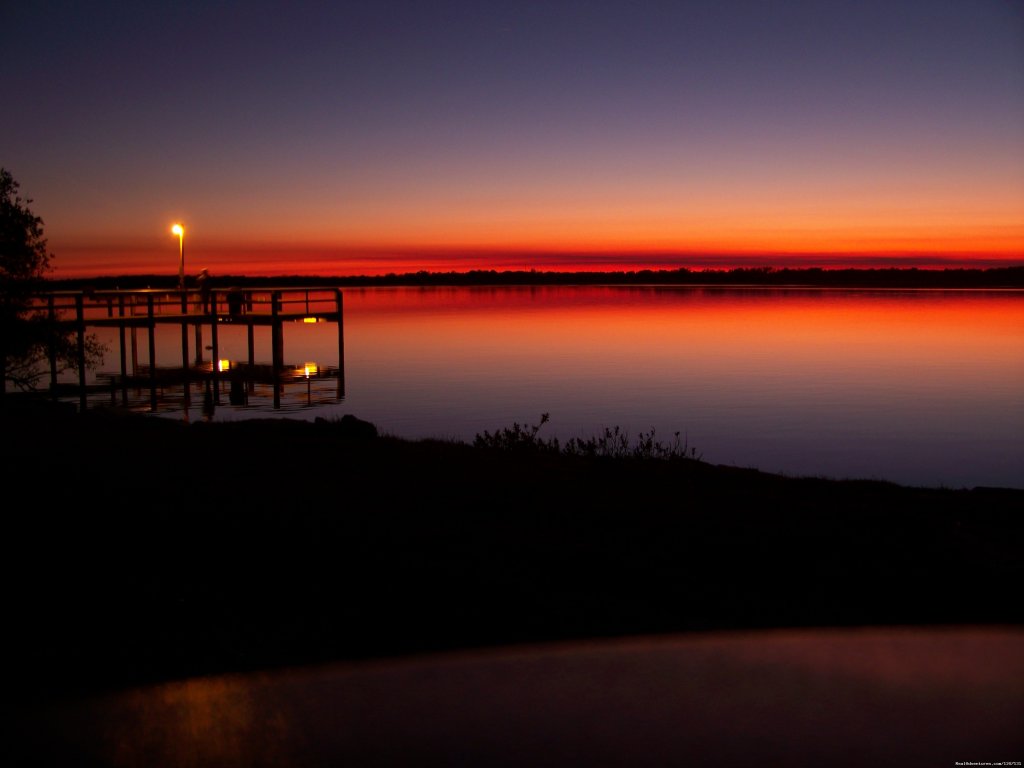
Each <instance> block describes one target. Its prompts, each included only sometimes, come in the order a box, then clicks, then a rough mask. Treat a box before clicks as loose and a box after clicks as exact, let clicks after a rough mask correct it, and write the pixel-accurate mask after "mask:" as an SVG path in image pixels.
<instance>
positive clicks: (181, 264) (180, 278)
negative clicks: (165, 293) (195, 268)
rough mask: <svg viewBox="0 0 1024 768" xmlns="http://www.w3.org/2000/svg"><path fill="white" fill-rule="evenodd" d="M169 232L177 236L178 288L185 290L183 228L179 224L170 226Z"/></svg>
mask: <svg viewBox="0 0 1024 768" xmlns="http://www.w3.org/2000/svg"><path fill="white" fill-rule="evenodd" d="M171 232H173V233H174V234H176V235H177V236H178V256H179V260H178V288H180V289H181V290H183V291H184V290H185V228H184V227H183V226H181V224H175V225H174V226H173V227H171Z"/></svg>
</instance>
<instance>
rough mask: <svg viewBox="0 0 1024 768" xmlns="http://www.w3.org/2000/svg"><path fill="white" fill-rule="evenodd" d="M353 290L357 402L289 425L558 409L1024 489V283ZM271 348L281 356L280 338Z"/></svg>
mask: <svg viewBox="0 0 1024 768" xmlns="http://www.w3.org/2000/svg"><path fill="white" fill-rule="evenodd" d="M344 295H345V315H344V316H345V321H344V340H345V361H344V363H345V395H344V398H343V399H342V400H341V401H338V400H337V399H336V397H333V396H331V394H330V392H333V391H334V390H331V389H330V387H328V388H327V390H325V389H324V388H323V387H322V386H321V384H320V383H319V382H318V383H317V385H316V394H315V397H314V396H313V394H312V392H310V393H309V394H310V399H309V400H308V402H311V403H314V404H313V405H312V406H307V405H306V402H307V401H304V400H302V398H301V397H300V398H299V399H298V400H297V401H296V400H292V401H290V403H291V404H290V405H289V406H288V407H285V408H282V409H281V410H280V411H278V413H279V415H280V416H282V417H287V418H313V417H315V416H327V417H330V416H340V415H342V414H346V413H352V414H355V415H356V416H358V417H360V418H362V419H367V420H369V421H372V422H374V423H375V424H377V426H378V427H379V428H380V429H381V430H382V431H383V432H385V433H391V434H394V435H398V436H402V437H410V438H420V437H439V438H455V439H461V440H467V441H472V439H473V437H474V436H475V435H476V434H477V433H479V432H482V431H484V430H489V431H492V432H493V431H494V430H497V429H500V428H502V427H507V426H511V425H512V424H513V423H514V422H518V423H520V424H535V423H537V422H538V421H539V420H540V416H541V414H542V413H549V414H550V422H549V423H548V424H546V425H544V427H543V429H542V431H541V435H546V436H548V437H551V436H557V437H559V438H560V439H563V440H565V439H568V438H571V437H589V436H592V435H595V434H598V433H600V432H602V431H603V429H604V428H606V427H615V426H619V427H620V428H622V429H624V430H626V431H627V432H628V433H629V434H630V435H631V436H634V437H635V436H636V435H638V434H639V433H640V432H649V431H651V430H654V431H655V435H656V437H657V438H659V439H662V440H664V441H669V440H671V439H672V438H673V435H674V433H676V432H679V433H680V436H681V437H682V438H683V439H685V440H686V441H687V442H688V444H689V445H691V446H694V447H695V448H696V449H697V451H698V453H700V454H702V455H703V458H704V459H705V460H706V461H709V462H713V463H720V464H732V465H738V466H749V467H757V468H759V469H763V470H767V471H773V472H784V473H788V474H794V475H817V476H827V477H836V478H848V477H856V478H874V479H885V480H892V481H896V482H900V483H906V484H915V485H929V486H939V485H943V486H949V487H963V486H968V487H969V486H975V485H993V486H1009V487H1017V488H1024V292H1020V291H933V290H917V291H906V290H886V291H878V290H870V291H858V290H845V289H843V290H837V289H832V290H827V289H826V290H817V289H816V290H805V289H764V288H750V289H742V288H717V287H716V288H700V287H664V286H656V287H635V286H628V287H625V286H623V287H620V286H609V287H592V286H586V287H571V286H570V287H511V288H509V287H500V288H499V287H495V288H488V287H477V288H368V289H345V291H344ZM162 333H163V335H162V337H161V338H162V339H164V340H163V341H161V342H160V343H161V344H174V343H176V340H177V343H180V333H178V334H177V335H175V332H174V331H173V329H170V330H169V331H168V330H164V331H162ZM220 337H221V339H220V345H221V350H220V352H221V357H229V358H237V359H242V358H243V357H244V356H245V354H246V352H245V349H246V340H245V338H244V332H241V333H239V334H236V335H234V336H233V335H232V334H231V333H230V330H229V329H226V330H225V331H222V332H221V334H220ZM257 345H258V346H261V347H262V348H263V349H269V342H268V341H267V340H266V338H265V337H258V338H257ZM112 348H113V349H115V350H116V346H114V347H112ZM337 349H338V347H337V330H336V326H334V325H333V324H324V323H321V324H315V325H303V324H292V325H289V326H288V327H287V328H286V332H285V357H286V358H287V359H288V360H289V361H291V360H295V361H298V363H299V364H300V365H301V364H302V362H303V361H317V362H318V364H319V365H321V366H324V365H336V364H337V362H338V360H337V358H338V351H337ZM161 354H163V353H161ZM175 354H177V359H178V360H180V351H179V352H177V353H173V352H172V353H168V356H169V359H175V358H174V355H175ZM114 356H115V357H116V352H115V353H114ZM259 356H261V357H264V358H269V352H267V353H266V354H264V355H259ZM108 367H112V366H109V362H108ZM302 394H303V395H305V394H307V392H306V390H303V392H302ZM197 400H198V398H194V400H193V404H192V405H193V410H192V412H191V415H192V417H193V418H200V417H201V416H200V409H199V403H198V402H197ZM267 415H268V413H267V409H266V406H265V405H264V406H262V407H259V406H257V407H254V406H253V405H250V406H249V407H238V406H231V405H229V404H226V401H225V404H221V405H220V406H219V407H218V408H217V409H216V411H215V412H214V414H213V418H214V419H215V420H227V419H234V418H247V417H253V416H259V417H266V416H267Z"/></svg>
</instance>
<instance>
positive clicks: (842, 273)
mask: <svg viewBox="0 0 1024 768" xmlns="http://www.w3.org/2000/svg"><path fill="white" fill-rule="evenodd" d="M50 283H52V287H53V288H61V289H83V288H95V289H97V290H109V289H126V290H128V289H137V288H160V289H162V288H168V289H173V288H175V287H176V286H177V276H176V275H131V276H120V277H99V278H92V279H66V280H53V281H50ZM209 284H210V286H211V287H214V288H218V287H220V288H223V287H228V286H239V287H250V286H252V287H260V286H280V287H284V288H287V287H293V286H311V287H314V286H315V287H364V286H365V287H370V286H404V285H408V286H472V285H510V286H511V285H722V286H740V285H753V286H778V287H783V286H807V287H835V288H1024V266H1013V267H992V268H985V269H970V268H956V269H918V268H914V267H911V268H895V267H893V268H884V269H859V268H849V269H821V268H817V267H812V268H806V269H793V268H788V267H784V268H775V267H754V268H750V267H744V268H739V269H727V270H717V269H707V270H691V269H685V268H683V269H672V270H668V269H665V270H649V269H642V270H637V271H609V272H559V271H539V270H518V271H517V270H508V271H497V270H469V271H466V272H427V271H421V272H406V273H403V274H395V273H391V274H386V275H358V276H351V277H316V276H305V275H289V276H283V277H246V276H244V275H231V274H225V275H211V276H210V283H209Z"/></svg>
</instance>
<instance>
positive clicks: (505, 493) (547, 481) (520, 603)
mask: <svg viewBox="0 0 1024 768" xmlns="http://www.w3.org/2000/svg"><path fill="white" fill-rule="evenodd" d="M0 416H2V421H3V424H2V426H3V435H4V440H3V441H2V445H3V448H2V457H0V466H2V468H3V469H2V471H3V480H4V487H5V490H6V494H5V495H6V499H5V504H4V515H3V516H4V524H5V529H6V530H5V536H4V540H5V550H6V554H5V558H4V559H5V579H4V581H5V585H6V594H7V600H6V605H5V614H6V616H5V618H6V621H5V624H6V630H5V634H6V635H7V638H8V640H9V641H11V645H10V646H9V647H10V648H11V649H12V650H11V651H9V653H10V654H11V655H10V656H9V664H10V665H11V666H12V667H13V668H14V670H15V675H14V679H13V680H12V681H11V686H10V687H9V690H10V691H12V692H20V693H19V695H22V696H24V697H26V700H28V701H30V702H31V701H33V700H38V701H44V700H47V699H53V698H57V697H63V696H65V695H75V694H82V693H86V694H91V693H96V692H99V691H104V690H117V689H124V688H130V687H133V686H137V685H140V684H146V683H151V682H161V681H170V680H177V679H183V678H189V677H194V676H197V675H204V674H211V673H218V672H234V671H247V670H267V669H273V668H281V667H294V666H296V665H308V664H314V663H319V662H325V661H354V660H369V659H383V658H388V657H398V656H407V655H410V654H419V653H426V652H431V651H452V650H458V649H473V648H478V649H479V648H485V647H489V646H508V645H515V644H524V643H538V642H547V641H553V640H559V641H560V640H575V639H584V638H615V637H626V636H636V635H651V634H662V633H696V634H703V633H708V632H711V631H716V630H749V629H758V628H769V627H772V628H800V627H865V626H875V627H877V626H907V625H917V626H922V625H931V626H938V625H944V626H949V625H979V624H980V625H1002V626H1006V625H1010V626H1013V627H1019V626H1020V624H1021V621H1022V618H1024V610H1022V605H1024V604H1022V603H1021V601H1020V600H1019V586H1018V585H1019V584H1020V583H1022V580H1021V577H1022V575H1024V574H1022V571H1024V567H1022V563H1024V559H1022V557H1021V552H1022V544H1024V535H1022V533H1024V491H1018V490H1005V489H1004V490H999V489H980V488H979V489H973V490H941V489H920V488H906V487H899V486H895V485H891V484H886V483H879V482H838V481H828V480H821V479H795V478H785V477H780V476H776V475H769V474H763V473H759V472H756V471H753V470H745V469H736V468H729V467H720V466H711V465H708V464H704V463H700V462H694V461H684V460H675V461H635V460H600V459H580V458H574V457H567V456H561V455H552V454H544V453H522V454H519V453H509V452H501V451H492V450H484V449H474V448H472V447H471V446H468V445H463V444H452V443H444V442H406V441H400V440H396V439H391V438H385V437H376V438H370V437H366V436H365V435H363V434H362V433H361V431H360V430H358V429H350V428H349V425H347V424H342V423H341V422H320V423H307V422H297V421H289V420H273V421H246V422H237V423H215V424H205V423H197V424H192V425H186V424H183V423H180V422H175V421H170V420H166V419H156V418H146V417H127V416H114V415H112V414H104V413H101V412H94V413H87V414H84V415H81V416H79V415H74V414H71V415H68V414H65V415H59V414H55V413H49V412H48V411H43V412H39V411H36V410H35V409H28V410H25V409H23V408H21V407H10V406H9V407H8V408H7V409H6V411H4V412H2V413H0ZM11 695H14V694H13V693H12V694H11ZM1018 757H1019V755H1018ZM950 759H953V758H952V757H951V758H950ZM966 759H971V758H970V757H967V758H966ZM1009 759H1017V758H1013V757H1011V758H1009Z"/></svg>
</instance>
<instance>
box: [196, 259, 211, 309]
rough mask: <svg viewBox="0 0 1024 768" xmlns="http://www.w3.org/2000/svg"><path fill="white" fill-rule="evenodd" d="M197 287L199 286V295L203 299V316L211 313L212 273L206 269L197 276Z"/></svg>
mask: <svg viewBox="0 0 1024 768" xmlns="http://www.w3.org/2000/svg"><path fill="white" fill-rule="evenodd" d="M196 285H198V286H199V295H200V296H201V297H202V302H203V314H204V315H205V314H206V313H207V312H209V311H210V273H209V272H208V271H207V270H206V269H205V268H204V269H202V270H200V272H199V274H198V275H196Z"/></svg>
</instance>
